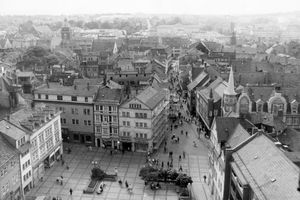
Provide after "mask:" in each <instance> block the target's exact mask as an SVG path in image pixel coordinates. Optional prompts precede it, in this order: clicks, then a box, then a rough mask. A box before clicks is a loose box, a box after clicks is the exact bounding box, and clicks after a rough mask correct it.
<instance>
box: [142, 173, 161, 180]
mask: <svg viewBox="0 0 300 200" xmlns="http://www.w3.org/2000/svg"><path fill="white" fill-rule="evenodd" d="M144 180H145V181H155V182H158V181H159V171H153V172H150V173H148V174H147V175H146V176H145V178H144Z"/></svg>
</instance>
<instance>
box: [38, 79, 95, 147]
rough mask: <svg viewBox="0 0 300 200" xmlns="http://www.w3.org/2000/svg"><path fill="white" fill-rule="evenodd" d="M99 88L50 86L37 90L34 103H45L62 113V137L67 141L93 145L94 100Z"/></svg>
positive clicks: (89, 86)
mask: <svg viewBox="0 0 300 200" xmlns="http://www.w3.org/2000/svg"><path fill="white" fill-rule="evenodd" d="M97 90H98V86H93V85H90V84H89V82H88V83H87V84H86V85H74V86H73V87H68V86H63V85H59V84H48V85H46V86H42V87H40V88H38V89H36V90H35V92H34V100H33V101H34V102H35V103H44V104H46V105H49V106H52V107H55V108H56V109H57V110H58V111H61V112H62V113H61V124H62V136H63V138H64V140H65V141H70V142H76V143H83V144H89V145H93V144H94V141H95V136H94V115H93V112H94V111H93V104H94V103H93V100H94V98H95V96H96V94H97Z"/></svg>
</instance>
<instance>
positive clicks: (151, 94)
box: [136, 87, 166, 109]
mask: <svg viewBox="0 0 300 200" xmlns="http://www.w3.org/2000/svg"><path fill="white" fill-rule="evenodd" d="M165 96H166V92H165V91H164V90H156V89H154V88H153V87H148V88H146V89H145V90H144V91H143V92H141V93H140V94H138V95H137V96H136V98H137V99H138V100H140V101H141V102H143V103H144V104H145V105H147V106H148V107H149V108H150V109H153V108H155V107H156V106H157V104H158V103H160V102H161V101H162V100H163V99H164V98H165Z"/></svg>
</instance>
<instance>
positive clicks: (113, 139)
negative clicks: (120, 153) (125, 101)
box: [94, 88, 123, 149]
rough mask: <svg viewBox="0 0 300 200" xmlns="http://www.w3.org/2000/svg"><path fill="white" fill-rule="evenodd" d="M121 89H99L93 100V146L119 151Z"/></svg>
mask: <svg viewBox="0 0 300 200" xmlns="http://www.w3.org/2000/svg"><path fill="white" fill-rule="evenodd" d="M122 98H123V97H122V91H121V89H109V88H101V89H100V90H99V91H98V93H97V97H96V98H95V100H94V119H95V144H96V146H98V147H100V146H102V147H108V148H110V147H111V148H114V149H119V143H120V142H119V106H120V104H121V102H122Z"/></svg>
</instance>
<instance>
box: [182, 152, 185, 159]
mask: <svg viewBox="0 0 300 200" xmlns="http://www.w3.org/2000/svg"><path fill="white" fill-rule="evenodd" d="M182 156H183V159H185V151H183V152H182Z"/></svg>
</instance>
